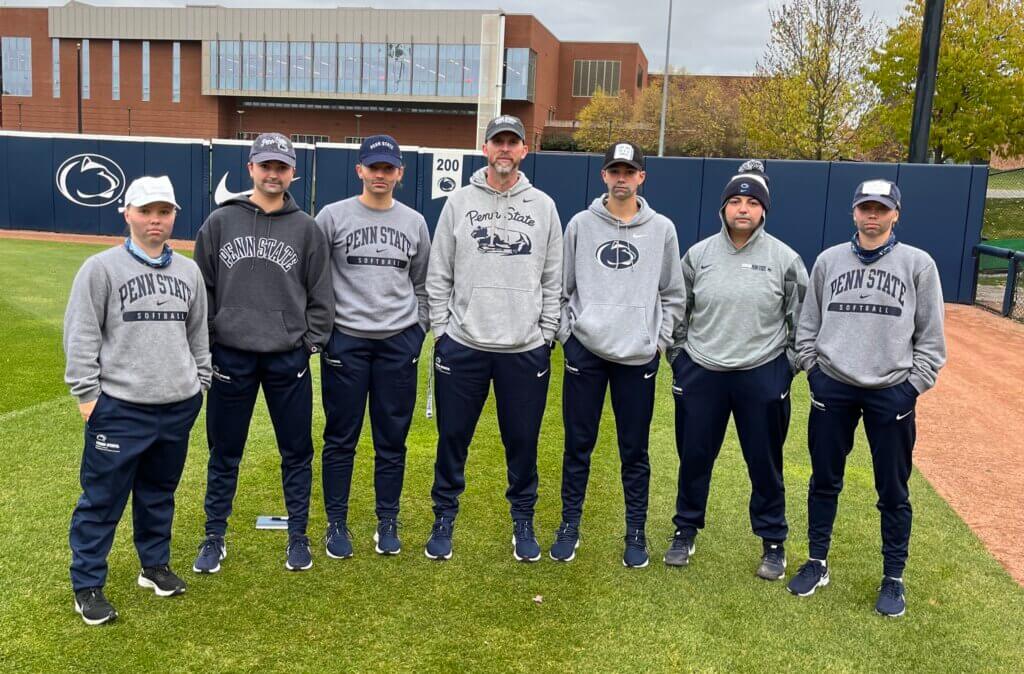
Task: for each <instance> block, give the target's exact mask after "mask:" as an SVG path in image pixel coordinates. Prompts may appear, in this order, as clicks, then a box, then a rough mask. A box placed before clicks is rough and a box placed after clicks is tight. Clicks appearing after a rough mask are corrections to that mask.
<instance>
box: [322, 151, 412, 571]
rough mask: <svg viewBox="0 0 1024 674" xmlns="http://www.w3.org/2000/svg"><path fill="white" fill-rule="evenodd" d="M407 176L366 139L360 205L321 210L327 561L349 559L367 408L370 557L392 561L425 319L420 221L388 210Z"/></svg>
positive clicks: (401, 207)
mask: <svg viewBox="0 0 1024 674" xmlns="http://www.w3.org/2000/svg"><path fill="white" fill-rule="evenodd" d="M403 172H404V167H403V164H402V153H401V150H400V149H399V147H398V141H396V140H395V139H394V138H392V137H391V136H370V137H369V138H367V139H366V140H364V141H363V143H362V146H361V147H360V148H359V160H358V164H356V173H357V174H358V175H359V178H360V180H361V181H362V183H363V191H362V193H361V194H360V195H359V196H355V197H351V198H349V199H344V200H342V201H336V202H334V203H332V204H328V205H327V206H325V207H324V208H322V209H321V210H320V212H319V213H318V214H317V216H316V223H317V225H319V226H320V228H321V229H322V230H323V232H324V234H325V236H326V237H327V241H328V243H329V244H330V247H331V270H332V274H331V275H332V278H333V280H334V302H335V312H334V315H335V319H334V332H333V334H332V335H331V339H330V341H329V342H328V343H327V348H326V349H324V351H323V353H322V354H320V364H321V368H320V372H321V375H322V376H321V381H322V385H323V404H324V412H325V413H326V415H327V422H326V424H325V425H324V450H323V481H324V506H325V507H326V509H327V522H328V525H327V534H326V535H325V537H324V544H325V546H326V549H327V556H328V557H333V558H336V559H344V558H346V557H351V556H352V552H353V550H352V538H351V534H350V532H349V530H348V526H347V519H348V501H349V492H350V489H351V486H352V467H353V463H354V460H355V454H356V445H357V444H358V443H359V434H360V432H361V430H362V427H363V417H364V416H365V414H366V403H367V398H369V403H370V426H371V429H372V431H373V452H374V471H373V485H374V492H375V494H376V514H377V520H378V521H377V530H376V532H375V533H374V535H373V539H374V543H375V550H376V551H377V553H378V554H382V555H397V554H398V553H399V552H400V551H401V549H402V544H401V541H400V539H399V537H398V506H399V500H400V498H401V495H402V481H403V479H404V476H405V455H406V446H405V439H406V436H408V434H409V426H410V424H411V423H412V413H413V409H414V408H415V406H416V383H417V376H416V372H417V366H416V363H417V361H418V360H419V356H420V349H421V347H422V346H423V338H424V335H425V334H426V330H427V329H428V328H429V322H428V318H427V291H426V288H425V287H424V283H425V281H426V276H427V261H428V260H429V259H430V234H429V233H428V232H427V223H426V221H425V220H424V219H423V216H422V215H420V214H419V213H417V212H416V211H414V210H413V209H411V208H409V207H408V206H406V205H405V204H402V203H400V202H398V201H396V200H395V198H394V190H395V186H396V185H398V184H399V181H401V179H402V175H403Z"/></svg>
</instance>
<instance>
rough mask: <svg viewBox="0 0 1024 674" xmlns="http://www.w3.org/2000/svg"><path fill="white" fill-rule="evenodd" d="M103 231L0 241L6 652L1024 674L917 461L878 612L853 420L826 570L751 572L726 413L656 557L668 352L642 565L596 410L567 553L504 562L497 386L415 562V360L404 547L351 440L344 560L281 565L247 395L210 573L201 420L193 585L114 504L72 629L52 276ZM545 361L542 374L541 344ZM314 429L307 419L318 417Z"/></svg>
mask: <svg viewBox="0 0 1024 674" xmlns="http://www.w3.org/2000/svg"><path fill="white" fill-rule="evenodd" d="M99 249H100V248H98V247H95V246H82V245H70V244H52V243H41V242H23V241H11V240H0V287H2V288H3V291H4V292H3V294H2V295H0V316H2V320H0V342H2V345H0V354H2V355H0V370H2V373H3V374H2V380H3V386H2V388H0V458H2V460H3V464H4V469H3V478H2V485H3V488H2V489H0V512H2V514H3V520H4V525H3V526H2V527H0V545H2V549H3V552H2V553H0V579H2V583H0V587H2V590H3V599H2V601H0V632H2V634H3V638H2V639H0V669H2V670H3V671H15V670H28V671H64V670H76V671H90V670H98V671H140V670H141V671H200V670H206V671H248V670H257V669H259V670H262V671H278V670H292V671H316V670H326V671H347V670H368V669H375V670H379V671H395V670H402V671H426V670H461V671H493V670H499V671H508V670H513V671H514V670H543V671H559V672H561V671H567V670H572V671H576V670H579V671H609V672H618V671H668V670H673V671H729V672H732V671H758V672H761V671H773V670H803V671H816V672H819V671H882V672H893V671H928V672H940V671H941V672H948V671H969V670H975V671H1005V672H1019V671H1022V670H1024V646H1022V644H1024V589H1022V588H1021V587H1020V586H1018V585H1017V584H1016V583H1014V582H1013V580H1012V579H1011V578H1010V577H1009V576H1008V574H1007V573H1006V572H1005V571H1004V570H1003V569H1002V567H1000V566H999V564H998V563H997V562H996V561H995V560H994V559H993V558H992V557H991V556H989V554H988V553H987V552H986V551H985V550H984V548H983V547H982V545H981V544H980V543H979V541H978V539H977V538H976V537H975V536H974V535H973V534H972V533H971V531H970V530H969V529H968V527H967V526H966V525H965V524H964V522H962V521H961V520H960V518H959V517H957V515H956V514H955V513H954V512H953V511H952V509H951V508H949V507H948V506H947V505H946V504H945V503H944V502H943V501H942V499H940V498H939V497H938V496H937V495H936V493H935V492H934V491H933V490H932V489H931V488H930V487H929V485H928V484H927V483H926V482H925V481H924V480H923V479H922V478H921V476H920V475H918V474H917V473H915V474H914V477H913V485H912V490H913V494H914V509H915V530H914V536H913V539H912V544H911V558H910V564H909V567H908V569H907V574H906V583H907V596H908V600H909V609H908V613H907V615H906V616H905V617H904V618H902V619H899V620H888V619H883V618H880V617H878V616H876V615H875V614H874V613H873V610H872V609H873V605H874V600H875V588H876V586H877V584H878V581H879V577H880V573H881V557H880V553H879V545H880V543H879V522H878V514H877V511H876V510H875V507H874V503H875V500H876V497H875V495H874V492H873V487H872V477H871V469H870V463H869V461H868V453H867V449H866V446H865V445H864V442H863V437H862V436H861V439H860V440H859V443H858V446H857V449H856V451H855V452H854V454H853V456H852V457H851V461H850V465H849V467H848V469H847V480H846V490H845V491H844V493H843V497H842V507H841V509H840V513H839V518H838V521H837V524H836V537H835V542H834V547H833V551H832V555H831V564H832V584H831V585H830V586H829V587H827V588H824V589H823V590H820V591H819V593H818V594H816V595H815V596H813V597H811V598H809V599H797V598H795V597H792V596H790V595H789V594H788V593H786V591H785V589H784V587H783V585H782V584H781V583H767V582H764V581H761V580H758V579H756V578H755V577H754V573H753V572H754V568H755V566H756V562H757V559H758V556H759V554H760V543H759V541H758V540H757V539H755V538H754V537H753V536H752V534H751V533H750V529H749V522H748V516H747V496H748V492H749V483H748V481H747V477H746V472H745V468H744V465H743V462H742V459H741V457H740V453H739V447H738V445H737V441H736V436H735V432H734V431H732V430H730V433H729V435H728V436H727V440H726V445H725V447H724V448H723V450H722V455H721V458H720V459H719V462H718V465H717V468H716V472H715V479H714V482H713V483H712V497H711V503H710V507H709V526H708V528H707V529H706V530H705V531H704V533H703V534H702V535H701V536H700V538H699V540H698V548H697V554H696V556H695V557H694V560H693V562H692V564H691V566H690V567H688V568H686V569H682V570H678V569H667V568H665V567H664V566H663V565H662V564H661V563H660V557H661V554H662V553H663V552H664V549H665V547H666V545H667V538H668V536H669V535H670V534H671V524H670V517H671V514H672V510H673V504H674V499H675V479H676V478H675V473H676V468H677V459H676V456H675V449H674V441H673V429H672V401H671V392H670V377H669V371H668V368H665V367H663V368H662V371H661V373H660V375H659V397H658V403H657V410H656V416H655V422H654V430H653V434H652V438H651V463H652V471H653V475H652V485H651V502H650V522H649V525H648V535H649V538H650V541H651V547H652V557H653V559H652V564H651V566H650V567H648V568H646V569H641V570H627V569H625V568H623V566H622V563H621V561H620V555H621V544H622V540H621V536H622V534H623V531H622V529H623V523H622V520H623V515H622V509H623V508H622V492H621V486H620V484H619V478H618V470H619V467H618V458H617V452H616V450H615V445H614V432H613V424H612V419H611V415H610V412H606V417H605V425H604V428H603V430H602V435H601V439H600V443H599V446H598V448H597V450H596V452H595V457H594V469H593V474H592V478H591V484H590V491H589V499H588V501H587V508H586V514H585V519H584V524H583V536H584V538H583V545H582V547H581V549H580V554H579V556H578V557H577V560H576V561H574V562H572V563H571V564H567V565H564V564H556V563H554V562H552V561H550V560H549V559H548V558H547V557H546V555H545V558H544V560H543V561H541V562H540V563H537V564H533V565H526V564H520V563H516V562H514V561H513V560H512V556H511V554H510V544H509V541H510V538H511V531H510V529H511V527H510V523H509V520H508V509H507V504H506V502H505V500H504V498H503V493H504V488H505V485H504V480H505V478H504V476H505V468H504V461H503V458H502V450H501V447H500V440H499V436H498V432H497V425H496V422H495V419H494V410H493V404H489V405H488V407H487V408H486V409H485V412H484V415H483V417H482V419H481V423H480V426H479V429H478V432H477V437H476V441H475V442H474V445H473V447H472V450H471V454H470V460H469V466H468V469H467V479H468V485H469V488H468V490H467V492H466V494H465V495H464V497H463V500H462V506H463V507H462V514H461V515H460V517H459V520H458V525H457V527H456V531H455V557H454V559H453V560H452V561H450V562H448V563H437V562H431V561H429V560H427V559H426V558H425V557H424V556H423V553H422V544H423V542H424V540H425V538H426V536H427V533H428V531H429V527H430V524H431V521H432V516H431V513H430V498H429V490H430V482H431V477H432V462H433V453H434V441H435V432H434V428H433V425H432V421H429V420H427V419H425V418H424V416H423V413H422V410H423V397H424V391H425V385H426V369H425V368H422V371H421V377H422V382H421V387H420V396H421V398H420V404H419V411H418V413H417V416H416V420H415V422H414V425H413V430H412V433H411V436H410V438H409V447H410V451H409V460H408V468H407V479H406V486H405V493H404V496H403V501H402V506H403V510H402V522H403V525H404V526H403V529H402V532H403V542H404V549H403V552H402V554H401V555H400V556H398V557H396V558H387V559H385V558H380V557H378V556H377V555H375V554H374V553H373V550H372V541H371V536H372V533H373V527H374V524H375V522H374V519H373V496H372V488H371V484H372V467H371V463H372V462H371V460H370V457H371V455H372V449H371V448H370V447H369V446H368V445H367V444H366V442H364V443H363V444H362V445H360V450H359V451H360V454H359V457H358V460H357V468H356V475H355V480H354V489H353V503H352V508H351V512H352V514H351V516H350V526H351V529H352V531H353V535H354V537H355V544H356V556H355V557H354V558H353V559H350V560H345V561H338V560H331V559H328V558H327V557H326V555H325V554H324V553H323V549H322V546H321V545H319V543H318V544H317V546H316V547H315V548H314V555H315V565H314V567H313V569H312V570H311V571H309V572H307V573H299V574H297V573H289V572H287V571H285V570H284V566H283V562H284V545H285V540H284V534H283V533H282V532H269V531H256V530H254V528H253V523H254V520H255V518H256V516H257V515H258V514H262V513H281V512H283V505H282V498H281V488H280V473H279V467H278V456H277V452H276V449H275V446H274V444H273V435H272V431H271V427H270V423H269V420H268V417H267V414H266V409H265V407H264V406H263V405H262V403H260V404H259V405H258V407H257V415H256V418H255V419H254V423H253V432H252V434H251V436H250V442H249V446H248V454H247V455H246V458H245V460H244V462H243V464H242V475H241V480H240V485H239V496H238V498H237V499H236V502H235V512H234V515H233V517H232V520H231V524H232V528H231V530H230V531H229V534H228V546H229V557H228V559H227V560H226V561H225V564H224V569H223V571H222V572H221V573H220V574H217V575H215V576H208V577H198V576H195V575H194V574H192V573H191V571H188V569H189V568H190V566H191V561H192V557H193V555H194V553H195V549H196V545H197V544H198V542H199V536H200V534H201V533H202V524H203V515H202V498H203V492H204V478H205V466H206V454H207V449H206V443H205V440H204V434H203V432H202V428H203V418H202V417H200V419H199V421H198V422H197V424H196V431H195V433H194V435H193V443H192V448H191V453H190V455H189V459H188V464H187V467H186V471H185V475H184V478H183V480H182V483H181V487H180V489H179V491H178V495H177V502H178V510H177V517H176V519H175V526H174V552H173V560H172V564H173V565H174V566H175V567H176V568H177V569H178V570H179V571H181V572H182V575H183V576H184V577H185V579H186V581H187V582H188V583H189V590H188V593H187V594H185V595H184V596H182V597H178V598H174V599H158V598H156V597H155V596H154V595H153V594H152V593H151V592H147V591H143V590H142V589H140V588H138V587H136V585H135V575H136V574H137V573H138V567H137V564H138V561H137V558H136V557H135V552H134V549H133V547H132V543H131V521H130V517H127V518H126V519H125V520H124V521H123V522H122V525H121V527H120V529H119V531H118V536H117V539H116V541H115V544H114V549H113V552H112V554H111V557H110V565H111V573H110V577H109V581H108V585H107V596H108V597H110V599H111V600H112V601H113V602H114V603H115V605H116V606H117V608H118V609H119V611H120V614H121V618H120V619H119V620H118V621H117V622H116V623H114V624H113V625H109V626H105V627H101V628H89V627H86V626H85V625H84V624H83V623H82V622H81V620H80V619H79V618H78V616H77V615H75V613H74V611H73V609H72V595H71V591H70V587H69V581H68V574H67V565H68V561H69V557H70V553H69V551H68V547H67V527H68V520H69V517H70V514H71V509H72V507H73V506H74V503H75V499H76V498H77V496H78V484H77V480H78V464H79V458H80V454H81V451H82V449H81V439H82V423H81V421H80V419H79V417H78V413H77V410H76V408H75V405H74V403H73V401H72V400H71V398H70V397H69V396H68V395H67V392H66V390H65V388H64V385H63V383H62V374H63V355H62V352H61V346H60V341H61V321H62V315H63V310H64V303H65V301H66V297H67V293H68V289H69V286H70V283H71V279H72V278H73V276H74V273H75V271H76V270H77V268H78V266H79V265H80V264H81V262H82V261H83V260H84V259H85V257H86V256H88V255H89V254H91V253H93V252H95V251H97V250H99ZM154 357H159V354H154ZM555 357H556V359H560V352H559V353H556V356H555ZM424 360H426V359H424ZM555 366H556V367H555V371H556V372H560V370H561V368H560V367H559V362H557V360H556V363H555ZM560 385H561V376H560V375H559V376H556V377H555V378H553V380H552V387H551V392H550V395H549V404H548V414H547V417H546V419H545V423H544V429H543V434H542V438H541V451H540V475H541V494H540V503H539V511H538V515H537V520H536V523H537V528H538V532H539V533H540V534H541V542H542V545H543V546H544V547H545V552H546V548H547V546H548V545H549V544H550V542H551V538H552V533H553V531H554V528H555V527H556V526H557V524H558V519H559V512H560V504H559V498H558V484H559V479H560V460H561V440H562V433H561V429H560V426H561V420H560V402H559V398H560ZM793 407H794V414H793V421H792V431H791V433H790V440H789V443H788V445H787V451H786V479H787V483H788V486H789V492H788V494H789V495H788V508H789V513H788V514H789V518H790V523H791V528H792V535H791V538H790V542H789V546H788V550H789V556H790V573H793V572H795V569H796V565H797V564H799V563H800V562H801V561H802V559H803V557H804V555H805V554H806V534H805V527H806V506H805V499H806V484H807V479H808V476H809V464H808V459H807V456H806V439H805V432H806V419H807V416H806V415H807V408H808V399H807V391H806V384H805V381H804V378H803V377H802V376H801V377H799V378H798V379H797V380H796V382H795V383H794V391H793ZM317 408H319V405H318V406H317ZM923 423H927V419H925V420H923ZM314 424H315V426H316V427H315V429H314V437H317V436H318V435H319V433H320V431H321V429H322V424H323V418H322V413H321V414H320V415H319V416H318V417H317V418H316V420H315V422H314ZM366 435H367V433H365V432H364V438H365V437H366ZM317 444H318V445H319V442H318V443H317ZM949 451H957V448H956V447H950V448H949ZM317 460H319V455H318V457H317ZM314 465H317V464H314ZM311 514H312V522H311V530H310V533H311V535H312V538H314V540H316V541H319V538H320V536H321V535H322V532H323V528H324V526H325V520H324V515H323V500H322V497H321V489H320V486H319V468H318V467H317V468H315V469H314V489H313V504H312V508H311ZM538 596H539V597H543V601H542V602H540V603H538V602H536V601H535V597H538Z"/></svg>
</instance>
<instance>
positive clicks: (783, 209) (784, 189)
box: [765, 160, 830, 270]
mask: <svg viewBox="0 0 1024 674" xmlns="http://www.w3.org/2000/svg"><path fill="white" fill-rule="evenodd" d="M829 166H830V164H829V163H828V162H821V161H781V160H772V161H768V162H765V172H766V173H767V174H768V178H769V180H768V187H769V189H770V190H771V199H772V207H771V211H769V213H768V217H767V220H766V221H765V222H766V227H767V231H769V232H771V233H772V235H773V236H775V237H776V238H778V239H781V240H783V241H785V242H786V243H787V244H788V245H789V247H790V248H792V249H793V250H795V251H796V252H797V253H798V254H799V255H800V257H801V258H803V261H804V265H805V266H806V267H807V269H808V270H810V268H811V266H812V265H813V264H814V260H815V259H816V258H817V257H818V253H819V252H820V250H821V233H822V230H823V229H824V227H825V214H826V210H827V205H826V195H827V194H828V183H829Z"/></svg>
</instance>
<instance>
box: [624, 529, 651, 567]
mask: <svg viewBox="0 0 1024 674" xmlns="http://www.w3.org/2000/svg"><path fill="white" fill-rule="evenodd" d="M650 561H651V559H650V557H649V556H648V554H647V536H646V535H644V530H643V529H628V530H626V549H625V550H624V551H623V552H622V565H623V566H625V567H628V568H631V569H642V568H644V567H645V566H647V564H648V563H649V562H650Z"/></svg>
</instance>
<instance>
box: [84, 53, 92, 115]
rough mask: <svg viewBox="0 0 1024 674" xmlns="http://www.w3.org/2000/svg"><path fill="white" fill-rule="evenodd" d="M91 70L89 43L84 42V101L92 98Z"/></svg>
mask: <svg viewBox="0 0 1024 674" xmlns="http://www.w3.org/2000/svg"><path fill="white" fill-rule="evenodd" d="M90 72H91V71H90V68H89V41H88V40H82V99H83V100H84V99H86V98H89V97H90V96H92V87H91V86H90V85H89V81H90V80H91V79H92V78H91V77H90V76H89V74H90Z"/></svg>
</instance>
